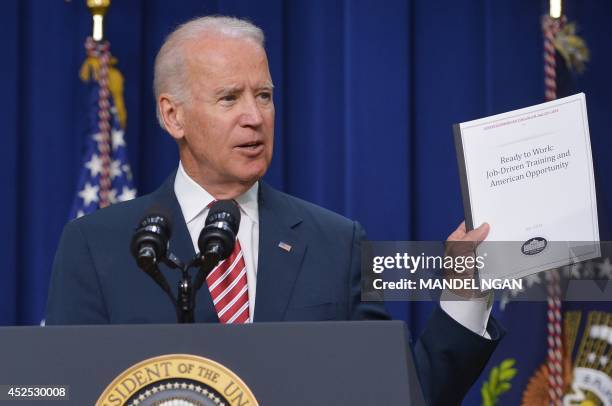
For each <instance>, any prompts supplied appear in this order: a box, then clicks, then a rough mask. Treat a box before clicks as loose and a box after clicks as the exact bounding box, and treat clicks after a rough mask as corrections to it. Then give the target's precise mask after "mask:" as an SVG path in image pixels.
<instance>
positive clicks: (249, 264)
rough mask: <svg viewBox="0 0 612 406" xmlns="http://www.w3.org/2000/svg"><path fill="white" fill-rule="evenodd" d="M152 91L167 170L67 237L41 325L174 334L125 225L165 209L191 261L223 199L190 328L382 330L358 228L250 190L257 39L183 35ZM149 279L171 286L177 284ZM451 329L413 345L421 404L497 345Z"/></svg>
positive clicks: (259, 55)
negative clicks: (348, 325)
mask: <svg viewBox="0 0 612 406" xmlns="http://www.w3.org/2000/svg"><path fill="white" fill-rule="evenodd" d="M154 86H155V94H156V99H157V105H158V117H159V120H160V124H161V125H162V127H163V128H165V129H166V130H167V131H168V133H169V134H170V135H171V136H172V137H173V138H174V139H175V140H176V142H177V144H178V147H179V155H180V163H179V167H178V169H177V171H176V172H175V173H173V174H172V175H171V176H170V177H169V178H168V180H167V181H166V182H165V183H164V184H163V185H162V186H161V188H160V189H158V190H157V191H156V192H154V193H152V194H150V195H147V196H143V197H141V198H138V199H135V200H133V201H130V202H125V203H122V204H117V205H114V206H111V207H109V208H107V209H104V210H100V211H98V212H96V213H93V214H91V215H89V216H86V217H83V218H81V219H78V220H75V221H73V222H71V223H69V224H68V225H67V226H66V228H65V230H64V233H63V235H62V239H61V242H60V245H59V248H58V251H57V254H56V259H55V263H54V269H53V276H52V281H51V287H50V292H49V301H48V306H47V323H48V324H102V323H164V322H165V323H171V322H173V321H174V320H175V317H176V316H175V313H174V309H173V307H172V306H171V305H170V303H168V299H167V298H165V297H164V294H163V293H162V291H161V290H160V289H159V287H157V286H155V284H154V283H152V282H151V281H150V279H149V278H148V276H147V275H146V274H144V273H143V272H141V271H140V270H138V268H137V267H136V265H135V262H134V260H133V258H132V257H131V255H130V252H129V248H128V247H129V244H130V239H131V237H132V233H133V230H134V227H135V225H136V224H137V222H138V220H139V219H140V218H141V217H142V216H143V214H144V213H145V212H147V211H148V210H151V208H160V207H162V208H164V210H165V211H167V212H168V213H169V214H170V216H171V217H172V223H173V230H172V236H171V239H170V247H171V250H172V251H173V252H174V253H175V254H176V255H177V256H178V257H180V258H184V259H187V258H192V257H193V256H194V254H195V251H196V249H197V238H198V235H199V232H200V230H201V229H202V226H203V224H204V220H205V218H206V215H207V213H208V210H209V206H210V204H211V203H213V202H214V201H215V200H221V199H234V200H235V201H236V202H237V203H238V205H239V208H240V211H241V222H240V228H239V233H238V238H237V244H236V247H235V248H234V252H233V253H232V255H231V256H230V258H228V259H227V260H226V261H224V262H223V263H221V264H220V265H219V266H218V267H217V268H215V270H213V271H212V272H211V274H210V275H209V276H208V277H207V281H206V282H207V283H206V285H204V287H203V288H202V289H201V290H200V291H199V292H198V295H197V298H196V302H197V309H196V314H195V319H196V321H197V322H222V323H248V322H252V321H285V320H291V321H301V320H360V319H380V320H384V319H388V315H387V313H386V312H385V310H384V307H383V306H382V304H381V303H375V302H362V301H361V292H360V280H361V270H360V260H361V242H362V240H363V239H364V237H365V236H364V232H363V230H362V229H361V227H360V226H359V224H358V223H356V222H354V221H351V220H348V219H346V218H344V217H342V216H339V215H337V214H334V213H332V212H330V211H327V210H325V209H323V208H320V207H317V206H315V205H312V204H310V203H307V202H304V201H302V200H299V199H297V198H294V197H291V196H289V195H286V194H284V193H281V192H279V191H276V190H274V189H273V188H271V187H270V186H268V185H266V184H265V183H264V182H262V181H260V179H261V177H262V176H263V175H264V173H265V171H266V170H267V168H268V166H269V164H270V160H271V158H272V146H273V137H274V103H273V101H272V92H273V85H272V79H271V77H270V73H269V69H268V62H267V57H266V53H265V51H264V48H263V33H262V32H261V30H260V29H259V28H257V27H255V26H253V25H252V24H250V23H248V22H246V21H242V20H238V19H232V18H226V17H205V18H200V19H196V20H193V21H191V22H189V23H186V24H184V25H183V26H181V27H179V28H178V29H177V30H176V31H174V32H173V33H172V34H171V35H170V36H169V37H168V39H167V40H166V42H165V43H164V45H163V46H162V48H161V50H160V52H159V54H158V56H157V58H156V62H155V83H154ZM487 231H488V230H487V228H486V226H484V227H481V228H479V229H476V230H474V231H471V232H470V233H466V231H465V228H461V227H460V228H459V229H458V230H457V231H455V233H453V234H452V236H451V237H452V238H451V239H453V240H475V241H480V240H482V239H484V237H485V236H486V233H487ZM161 268H162V269H161V271H162V272H163V273H164V275H165V277H166V278H167V279H168V281H169V282H170V284H171V285H176V283H177V282H178V279H179V273H178V272H177V271H175V270H171V269H168V268H165V267H164V266H162V267H161ZM460 318H461V317H457V316H456V315H455V316H453V315H451V314H450V311H449V310H443V309H441V308H438V309H436V310H435V311H434V314H433V315H432V317H431V320H430V323H429V325H428V327H427V328H426V330H425V332H424V333H423V335H422V336H421V338H420V339H419V341H418V342H417V343H416V346H415V350H414V351H415V360H416V363H417V370H418V372H419V376H420V380H421V384H422V386H423V390H424V393H425V396H426V398H427V399H428V400H429V403H430V404H456V403H458V402H460V399H461V398H462V397H463V395H464V394H465V392H466V391H467V390H468V389H469V387H470V386H471V384H472V383H473V382H474V380H475V379H476V378H477V377H478V375H479V374H480V371H481V370H482V368H483V367H484V365H485V363H486V361H487V359H488V358H489V355H490V354H491V352H492V351H493V349H494V348H495V346H496V344H497V341H498V340H499V338H500V337H501V335H502V332H501V329H500V327H499V326H498V325H497V324H496V322H495V321H494V320H489V321H488V322H487V320H486V319H488V312H487V314H486V317H485V320H484V322H483V324H482V327H479V326H476V327H474V326H473V325H470V322H465V323H464V322H463V321H462V320H457V319H460ZM462 324H465V325H466V326H467V327H468V328H466V327H464V326H463V325H462ZM472 324H473V323H472ZM356 356H357V355H356Z"/></svg>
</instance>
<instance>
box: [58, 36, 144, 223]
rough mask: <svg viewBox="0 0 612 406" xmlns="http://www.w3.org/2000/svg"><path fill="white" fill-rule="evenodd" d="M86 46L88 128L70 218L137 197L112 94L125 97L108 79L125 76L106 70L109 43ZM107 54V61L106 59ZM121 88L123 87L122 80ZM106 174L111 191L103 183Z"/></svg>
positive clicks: (85, 69) (84, 69) (84, 76)
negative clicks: (88, 105) (87, 54)
mask: <svg viewBox="0 0 612 406" xmlns="http://www.w3.org/2000/svg"><path fill="white" fill-rule="evenodd" d="M104 46H106V48H103V47H104ZM87 47H88V53H89V57H88V59H87V61H86V62H85V64H84V65H83V69H82V70H81V78H83V79H85V78H86V79H87V81H88V85H89V87H90V101H89V103H90V112H89V130H88V135H87V143H86V146H85V156H84V158H83V165H82V170H81V174H80V177H79V183H78V188H77V193H76V196H75V199H74V202H73V204H72V209H71V211H70V218H77V217H81V216H84V215H86V214H89V213H91V212H93V211H95V210H97V209H98V208H100V207H103V206H105V205H106V204H105V201H106V202H108V204H113V203H116V202H122V201H126V200H130V199H133V198H135V197H136V188H135V187H134V183H133V179H132V171H131V169H130V164H129V163H128V159H127V158H128V156H127V146H126V143H125V137H124V135H125V133H124V130H123V128H122V127H121V124H120V120H119V116H118V112H117V108H116V106H115V102H114V97H113V96H115V97H122V96H121V95H117V93H116V92H113V93H115V94H111V91H110V90H109V80H108V79H109V78H110V80H113V79H117V75H119V78H120V80H121V81H122V78H121V77H120V74H119V73H118V71H117V70H115V68H110V69H107V68H108V65H109V64H108V62H109V59H108V58H109V55H110V53H109V52H108V44H107V43H105V44H104V43H103V44H99V43H93V42H88V44H87ZM104 53H106V55H104ZM104 56H106V58H107V59H106V61H104V60H103V58H104ZM94 70H95V72H94ZM109 70H110V71H111V72H110V74H109ZM112 70H114V72H113V71H112ZM83 72H85V75H83ZM111 87H112V86H111ZM120 87H121V88H122V87H123V86H122V83H121V86H120ZM114 88H116V87H114ZM105 128H106V130H104V129H105ZM105 177H106V180H107V183H106V184H107V185H108V186H107V187H108V190H105V186H104V184H105V182H104V179H105ZM108 181H110V183H108ZM104 192H106V193H104ZM105 198H106V199H105Z"/></svg>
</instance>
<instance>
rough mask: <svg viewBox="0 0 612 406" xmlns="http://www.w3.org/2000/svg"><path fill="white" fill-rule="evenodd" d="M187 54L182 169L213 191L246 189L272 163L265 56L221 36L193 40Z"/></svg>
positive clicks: (271, 105) (251, 44) (269, 80)
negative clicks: (188, 93)
mask: <svg viewBox="0 0 612 406" xmlns="http://www.w3.org/2000/svg"><path fill="white" fill-rule="evenodd" d="M185 53H186V58H185V59H186V66H185V69H186V70H187V77H188V85H187V87H188V89H189V91H190V97H189V98H188V100H187V101H186V102H185V103H183V104H182V105H181V108H180V109H179V112H182V117H181V119H182V120H181V121H182V123H183V133H182V137H180V141H179V146H180V153H181V160H182V161H183V165H184V166H185V168H186V169H187V171H188V173H190V172H191V173H190V175H191V176H192V177H194V178H195V180H196V181H198V183H200V184H202V185H207V186H210V187H211V189H213V190H215V189H216V190H219V188H220V190H223V191H225V190H239V189H240V188H244V187H247V186H249V187H250V185H252V184H253V183H254V182H256V181H257V180H258V179H259V178H261V177H262V176H263V175H264V173H265V172H266V170H267V169H268V166H269V165H270V161H271V159H272V147H273V141H274V103H273V101H272V78H271V77H270V72H269V69H268V59H267V57H266V53H265V51H264V50H263V48H262V47H261V46H259V45H257V44H256V43H255V42H253V41H251V40H248V39H235V38H225V37H221V36H207V37H204V38H202V39H199V40H195V41H192V42H190V43H188V44H187V45H186V47H185ZM179 114H181V113H179ZM194 172H195V173H194ZM236 188H238V189H236Z"/></svg>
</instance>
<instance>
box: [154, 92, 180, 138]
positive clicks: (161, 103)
mask: <svg viewBox="0 0 612 406" xmlns="http://www.w3.org/2000/svg"><path fill="white" fill-rule="evenodd" d="M157 108H158V109H159V115H160V117H161V119H162V121H163V122H164V127H165V128H166V131H168V133H170V135H171V136H172V138H174V139H175V140H179V139H181V138H183V136H184V127H183V106H182V104H179V103H177V102H176V101H175V100H174V99H173V98H172V96H171V95H169V94H167V93H162V94H160V95H159V99H158V101H157Z"/></svg>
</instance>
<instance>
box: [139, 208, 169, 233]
mask: <svg viewBox="0 0 612 406" xmlns="http://www.w3.org/2000/svg"><path fill="white" fill-rule="evenodd" d="M152 223H155V224H156V225H158V226H161V227H163V228H164V231H165V233H166V234H167V236H168V237H170V235H171V233H172V216H171V215H170V210H168V208H166V207H164V206H161V205H158V204H155V205H152V206H149V207H148V208H147V209H146V210H145V214H144V216H143V217H142V220H141V221H140V223H139V227H146V226H147V225H149V224H152Z"/></svg>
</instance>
